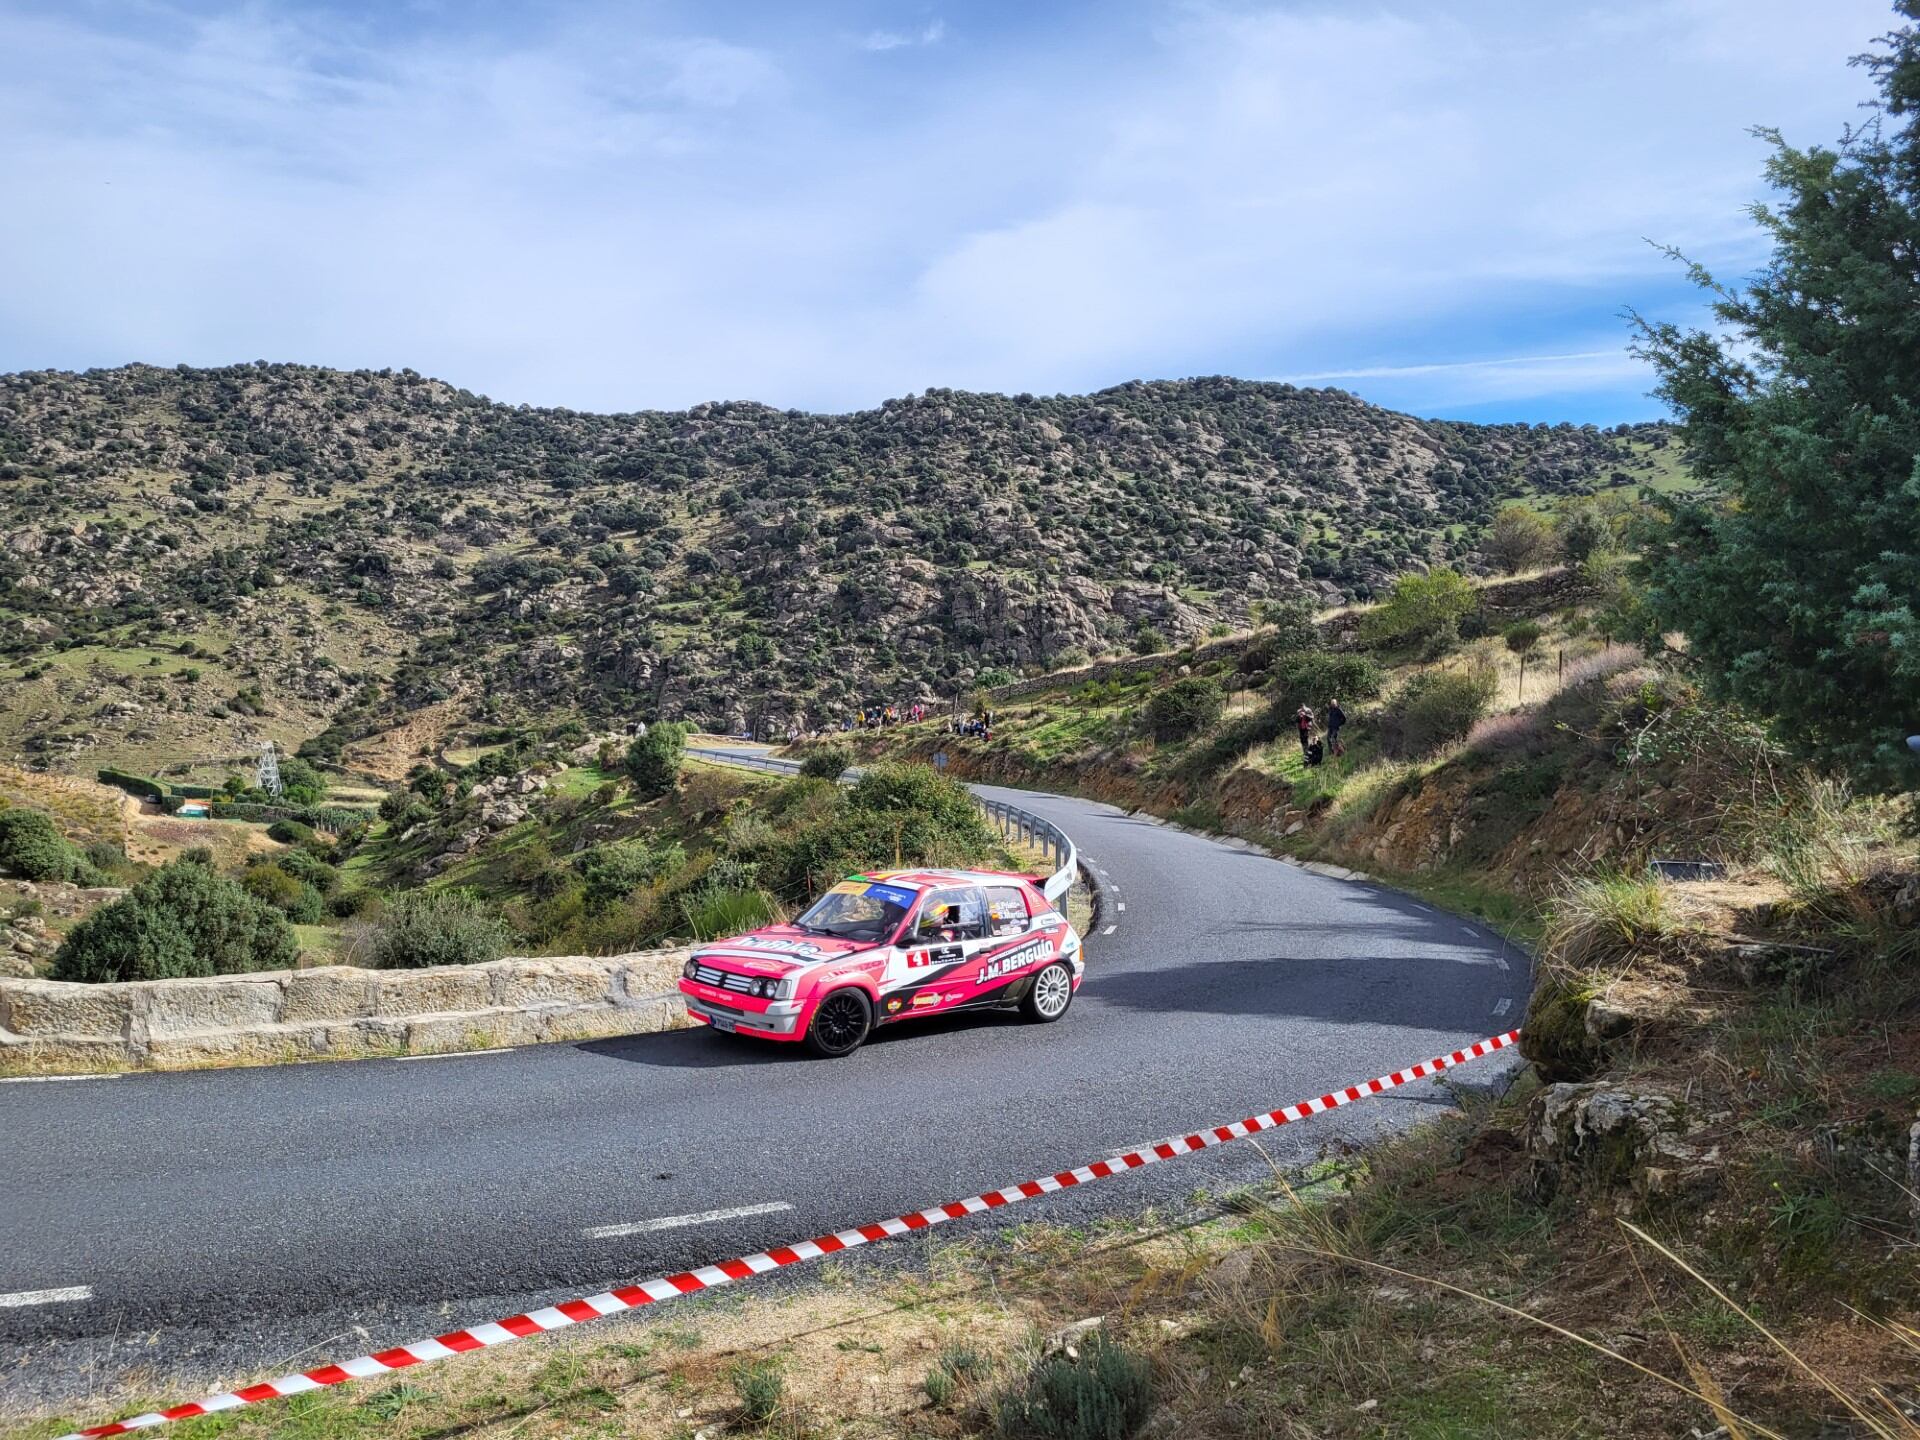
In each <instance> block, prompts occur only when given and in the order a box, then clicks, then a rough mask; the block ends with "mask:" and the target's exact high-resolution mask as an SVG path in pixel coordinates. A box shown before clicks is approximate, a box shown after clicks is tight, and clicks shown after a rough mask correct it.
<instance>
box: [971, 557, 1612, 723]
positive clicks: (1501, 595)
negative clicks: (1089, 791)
mask: <svg viewBox="0 0 1920 1440" xmlns="http://www.w3.org/2000/svg"><path fill="white" fill-rule="evenodd" d="M1477 588H1478V590H1479V601H1480V609H1481V610H1482V611H1484V612H1485V613H1486V614H1487V615H1488V616H1490V617H1491V618H1493V619H1496V620H1506V619H1513V618H1516V617H1519V616H1526V615H1537V614H1539V613H1540V612H1541V611H1543V610H1547V609H1551V608H1552V607H1554V606H1556V605H1570V604H1572V603H1574V602H1575V601H1577V600H1585V599H1590V598H1592V596H1593V594H1594V593H1595V592H1594V591H1593V589H1592V587H1591V586H1589V585H1587V584H1586V582H1584V581H1583V580H1582V579H1581V578H1580V576H1579V574H1578V573H1577V572H1576V571H1574V570H1572V569H1569V568H1566V567H1561V568H1559V569H1555V570H1548V571H1545V572H1543V573H1542V574H1539V575H1530V576H1528V577H1527V578H1526V579H1524V580H1495V581H1491V582H1489V583H1487V584H1484V585H1480V586H1478V587H1477ZM1360 616H1361V611H1359V610H1342V611H1340V612H1339V613H1338V614H1335V615H1330V616H1328V617H1327V618H1326V619H1324V620H1322V621H1320V622H1319V628H1320V635H1321V638H1322V639H1323V640H1325V641H1326V643H1327V644H1328V645H1329V646H1331V647H1332V648H1333V649H1335V650H1352V649H1356V648H1358V646H1359V641H1360ZM1261 639H1262V636H1261V635H1260V634H1259V633H1258V632H1257V631H1256V632H1253V633H1250V634H1244V635H1228V636H1225V637H1223V638H1221V639H1218V640H1203V641H1197V642H1195V643H1194V644H1192V645H1185V646H1182V647H1181V648H1180V649H1178V650H1168V651H1162V652H1160V653H1157V654H1153V655H1122V656H1116V657H1114V658H1113V659H1110V660H1095V661H1093V662H1091V663H1090V664H1086V665H1082V666H1080V667H1078V668H1077V669H1073V670H1054V671H1051V672H1049V673H1048V674H1045V675H1034V676H1030V677H1028V678H1027V679H1025V680H1012V681H1009V682H1008V683H1007V684H1005V685H995V686H993V687H992V688H991V689H989V690H987V691H985V692H984V693H985V694H987V695H989V696H991V697H992V698H993V699H995V700H1015V699H1018V698H1019V697H1021V696H1023V695H1038V694H1040V693H1042V692H1043V691H1047V690H1069V689H1072V688H1073V687H1075V686H1078V685H1085V684H1088V683H1090V682H1093V681H1103V680H1110V679H1114V678H1117V677H1123V676H1129V675H1139V674H1144V673H1158V672H1160V671H1171V670H1175V669H1178V668H1179V667H1180V666H1182V665H1204V664H1205V663H1206V662H1207V661H1209V660H1221V659H1228V660H1237V659H1238V658H1239V657H1240V655H1241V653H1242V652H1243V651H1245V650H1246V649H1247V647H1248V646H1250V645H1253V644H1255V643H1257V642H1259V641H1260V640H1261Z"/></svg>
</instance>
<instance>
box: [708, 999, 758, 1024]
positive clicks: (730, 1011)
mask: <svg viewBox="0 0 1920 1440" xmlns="http://www.w3.org/2000/svg"><path fill="white" fill-rule="evenodd" d="M700 1008H701V1009H702V1010H708V1011H717V1012H718V1013H720V1014H722V1015H734V1016H738V1017H739V1018H740V1019H742V1020H745V1019H746V1018H747V1012H746V1011H744V1010H740V1009H736V1008H735V1007H734V1006H732V1005H722V1004H721V1003H720V1002H719V1001H718V1000H702V1001H700Z"/></svg>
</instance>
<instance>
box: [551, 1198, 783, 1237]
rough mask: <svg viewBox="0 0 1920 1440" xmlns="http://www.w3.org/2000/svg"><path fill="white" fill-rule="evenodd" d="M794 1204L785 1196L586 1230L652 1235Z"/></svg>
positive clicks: (592, 1233)
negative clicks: (726, 1207) (779, 1198)
mask: <svg viewBox="0 0 1920 1440" xmlns="http://www.w3.org/2000/svg"><path fill="white" fill-rule="evenodd" d="M791 1209H793V1206H791V1205H789V1204H788V1203H787V1202H786V1201H784V1200H769V1201H767V1202H766V1203H765V1204H763V1205H735V1206H733V1207H732V1208H731V1209H727V1210H702V1211H700V1212H699V1213H698V1214H694V1215H662V1216H661V1217H660V1218H659V1219H657V1220H635V1221H634V1222H633V1223H632V1224H630V1225H596V1226H595V1227H594V1228H593V1229H591V1230H588V1231H587V1232H586V1237H587V1238H588V1239H589V1240H615V1239H618V1238H619V1237H620V1236H622V1235H651V1234H652V1233H653V1232H654V1231H656V1230H678V1229H679V1228H680V1227H681V1226H683V1225H711V1224H713V1223H714V1222H715V1221H716V1220H739V1219H741V1218H743V1217H745V1216H748V1215H776V1214H778V1213H779V1212H780V1211H782V1210H791Z"/></svg>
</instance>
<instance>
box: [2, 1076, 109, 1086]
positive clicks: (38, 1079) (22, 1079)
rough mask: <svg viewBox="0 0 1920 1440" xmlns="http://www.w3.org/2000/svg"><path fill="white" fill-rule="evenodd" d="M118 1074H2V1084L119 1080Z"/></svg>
mask: <svg viewBox="0 0 1920 1440" xmlns="http://www.w3.org/2000/svg"><path fill="white" fill-rule="evenodd" d="M119 1078H120V1077H119V1075H117V1074H108V1075H7V1076H0V1085H39V1084H44V1083H45V1082H47V1081H49V1080H118V1079H119Z"/></svg>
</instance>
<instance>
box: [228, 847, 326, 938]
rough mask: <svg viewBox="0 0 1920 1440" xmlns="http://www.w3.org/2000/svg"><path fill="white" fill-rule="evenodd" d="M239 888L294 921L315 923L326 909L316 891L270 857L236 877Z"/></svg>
mask: <svg viewBox="0 0 1920 1440" xmlns="http://www.w3.org/2000/svg"><path fill="white" fill-rule="evenodd" d="M240 888H241V889H243V890H245V891H246V892H247V893H248V894H249V895H251V896H253V898H254V899H256V900H260V901H264V902H265V903H266V904H268V905H271V906H273V908H274V909H276V910H278V911H279V912H280V913H281V914H282V915H285V916H286V917H287V918H288V919H289V920H291V921H293V922H294V924H296V925H315V924H318V923H319V921H320V919H321V917H322V916H323V915H325V913H326V905H325V902H324V901H323V900H322V899H321V896H320V892H319V891H318V890H317V889H315V888H314V887H313V886H312V885H309V884H308V883H307V882H306V881H304V880H301V879H299V878H297V877H296V876H293V875H290V874H288V873H287V872H286V871H285V870H283V869H281V868H280V866H278V865H276V864H274V863H272V862H271V861H269V862H267V863H266V864H263V865H252V866H249V867H248V868H247V873H246V874H245V875H243V876H241V877H240Z"/></svg>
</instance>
